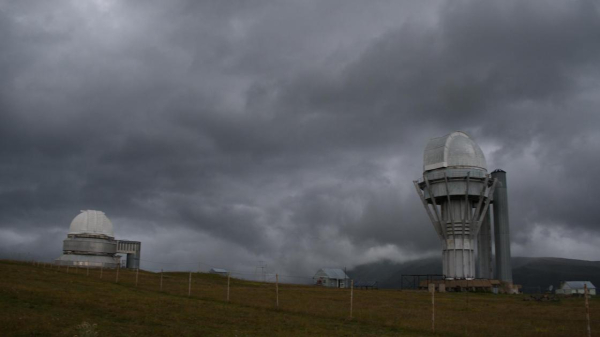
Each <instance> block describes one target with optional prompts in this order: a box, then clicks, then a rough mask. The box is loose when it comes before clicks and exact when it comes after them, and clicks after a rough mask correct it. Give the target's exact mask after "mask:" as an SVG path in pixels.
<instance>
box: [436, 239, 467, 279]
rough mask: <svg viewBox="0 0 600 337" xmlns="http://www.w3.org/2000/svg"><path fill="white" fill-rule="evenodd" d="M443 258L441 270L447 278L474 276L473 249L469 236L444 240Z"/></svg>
mask: <svg viewBox="0 0 600 337" xmlns="http://www.w3.org/2000/svg"><path fill="white" fill-rule="evenodd" d="M444 246H445V247H444V250H443V252H442V258H443V260H442V261H443V272H444V275H446V278H447V279H455V278H456V279H472V278H475V251H474V250H473V246H474V242H473V240H471V239H469V238H465V239H464V241H463V239H462V238H458V239H456V240H455V239H454V238H448V239H446V240H445V245H444Z"/></svg>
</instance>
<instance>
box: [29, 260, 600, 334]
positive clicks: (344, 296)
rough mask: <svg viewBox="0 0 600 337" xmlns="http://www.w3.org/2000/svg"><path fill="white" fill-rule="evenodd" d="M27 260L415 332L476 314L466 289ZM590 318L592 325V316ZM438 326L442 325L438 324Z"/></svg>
mask: <svg viewBox="0 0 600 337" xmlns="http://www.w3.org/2000/svg"><path fill="white" fill-rule="evenodd" d="M31 265H32V266H34V267H36V268H41V269H42V270H43V272H44V274H45V273H52V274H58V273H61V274H73V275H77V277H81V278H89V279H90V281H91V280H92V279H95V280H96V281H98V280H99V281H101V282H111V283H115V284H119V285H120V286H124V287H126V288H128V289H130V290H132V291H134V290H136V289H137V290H143V291H149V292H155V293H163V294H168V295H174V296H180V297H189V298H193V299H199V300H206V301H217V302H229V303H232V304H239V305H243V306H248V307H254V308H260V309H277V310H283V311H285V312H290V313H298V314H303V315H307V314H308V315H315V316H319V317H326V318H332V319H345V320H348V319H352V320H359V321H363V322H368V323H374V324H380V325H383V326H389V325H402V326H406V325H408V326H410V328H411V329H416V330H420V331H428V330H429V331H434V332H437V333H440V331H467V328H468V325H469V324H473V323H472V322H475V321H474V320H475V319H480V318H481V316H480V313H479V311H480V308H479V309H476V308H473V303H474V301H473V299H471V302H469V298H468V293H467V295H466V296H467V297H466V302H465V303H464V306H465V307H464V308H462V309H460V310H457V307H456V302H451V301H448V298H442V299H441V300H438V299H437V298H436V297H437V296H436V295H435V290H434V291H430V292H426V291H403V292H402V296H395V295H394V294H398V293H400V291H398V290H396V291H394V292H392V291H372V290H368V291H367V290H361V291H357V290H356V289H354V286H353V285H354V284H353V281H351V282H350V284H349V287H347V288H345V289H332V288H326V287H315V286H307V285H298V284H282V283H279V280H280V279H281V276H282V275H279V274H268V277H266V282H262V281H249V280H243V279H241V278H238V277H235V276H234V275H237V276H249V275H254V274H253V273H243V272H231V273H229V274H228V275H225V276H222V275H217V274H207V273H199V272H197V271H187V272H172V271H169V272H165V271H160V272H150V271H145V270H141V269H125V268H116V269H107V268H88V267H74V266H61V265H57V264H51V263H43V262H37V261H31ZM195 265H198V263H195ZM286 277H290V278H292V277H297V278H304V279H312V277H307V276H300V275H286ZM457 295H458V294H455V295H454V296H457ZM586 299H587V297H586ZM481 300H482V299H480V301H481ZM485 301H487V302H486V303H480V304H479V305H480V306H482V307H486V308H487V307H489V303H491V302H492V301H493V300H492V299H491V298H489V297H488V298H486V299H485ZM469 303H471V304H469ZM586 304H587V300H586ZM470 306H471V307H470ZM542 309H543V308H542ZM486 310H487V309H486ZM469 311H472V319H468V318H467V319H465V317H467V316H468V312H469ZM587 311H588V318H587V322H586V323H587V326H588V327H587V329H590V328H589V326H590V319H589V311H590V309H589V306H588V309H587ZM565 315H566V316H565V319H572V320H573V321H575V322H581V321H582V319H581V317H577V316H573V317H567V316H568V315H567V314H565ZM499 318H500V319H498V320H496V318H493V319H492V318H490V319H491V320H489V321H487V322H486V324H488V325H492V326H493V325H494V324H497V325H498V329H505V328H506V326H505V325H506V320H507V319H506V318H505V317H499ZM592 323H594V324H598V322H597V321H592ZM440 326H442V327H443V329H440ZM588 331H589V330H588Z"/></svg>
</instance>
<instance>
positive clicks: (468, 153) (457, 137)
mask: <svg viewBox="0 0 600 337" xmlns="http://www.w3.org/2000/svg"><path fill="white" fill-rule="evenodd" d="M446 167H448V168H451V167H456V168H460V167H476V168H480V169H483V170H486V171H487V164H486V162H485V156H484V155H483V151H481V148H479V145H477V143H475V142H474V141H473V140H472V139H471V138H470V137H469V135H467V134H466V133H464V132H461V131H456V132H452V133H451V134H448V135H445V136H443V137H439V138H433V139H431V140H430V141H429V143H427V147H425V154H424V156H423V171H430V170H435V169H439V168H446Z"/></svg>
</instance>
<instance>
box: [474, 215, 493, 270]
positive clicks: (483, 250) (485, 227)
mask: <svg viewBox="0 0 600 337" xmlns="http://www.w3.org/2000/svg"><path fill="white" fill-rule="evenodd" d="M477 272H478V274H477V276H478V277H479V278H485V279H492V278H493V273H492V221H491V216H490V212H489V211H488V212H487V213H486V215H485V218H483V223H482V224H481V228H480V229H479V234H478V235H477Z"/></svg>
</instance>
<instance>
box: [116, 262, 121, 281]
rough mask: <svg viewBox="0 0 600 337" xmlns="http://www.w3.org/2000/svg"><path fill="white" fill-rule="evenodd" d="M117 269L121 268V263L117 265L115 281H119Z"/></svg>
mask: <svg viewBox="0 0 600 337" xmlns="http://www.w3.org/2000/svg"><path fill="white" fill-rule="evenodd" d="M119 269H121V264H118V265H117V278H116V279H115V283H119Z"/></svg>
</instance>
